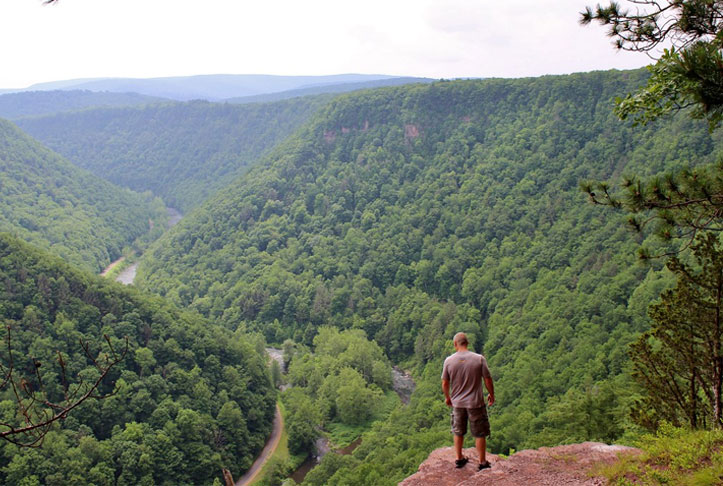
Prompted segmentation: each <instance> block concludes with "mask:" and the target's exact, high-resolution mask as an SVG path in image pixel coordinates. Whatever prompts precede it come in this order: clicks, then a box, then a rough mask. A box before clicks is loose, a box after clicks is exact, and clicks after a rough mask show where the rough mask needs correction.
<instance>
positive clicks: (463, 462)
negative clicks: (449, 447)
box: [454, 457, 469, 469]
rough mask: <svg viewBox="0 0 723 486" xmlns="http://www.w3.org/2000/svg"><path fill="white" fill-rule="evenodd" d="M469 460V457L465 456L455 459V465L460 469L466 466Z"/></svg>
mask: <svg viewBox="0 0 723 486" xmlns="http://www.w3.org/2000/svg"><path fill="white" fill-rule="evenodd" d="M468 462H469V459H467V458H466V457H463V458H462V459H457V460H456V461H454V466H455V467H456V468H457V469H459V468H461V467H464V466H466V465H467V463H468Z"/></svg>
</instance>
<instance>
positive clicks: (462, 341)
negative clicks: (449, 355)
mask: <svg viewBox="0 0 723 486" xmlns="http://www.w3.org/2000/svg"><path fill="white" fill-rule="evenodd" d="M452 342H453V343H454V349H457V350H460V349H467V346H468V345H469V341H467V335H466V334H465V333H463V332H458V333H457V334H455V335H454V339H453V340H452Z"/></svg>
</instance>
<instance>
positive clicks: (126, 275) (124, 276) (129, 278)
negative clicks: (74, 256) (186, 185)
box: [101, 208, 183, 285]
mask: <svg viewBox="0 0 723 486" xmlns="http://www.w3.org/2000/svg"><path fill="white" fill-rule="evenodd" d="M166 213H167V214H168V229H171V228H173V227H174V226H176V225H177V224H178V222H179V221H181V218H183V215H182V214H181V213H180V211H178V210H177V209H174V208H166ZM123 260H125V257H120V258H119V259H118V260H116V261H114V262H113V263H111V264H110V265H108V266H107V267H106V268H105V270H103V272H101V275H105V274H106V273H108V272H109V271H110V270H111V269H112V268H113V267H114V266H116V265H118V264H119V263H121V262H122V261H123ZM137 271H138V262H135V263H132V264H130V265H128V267H126V268H124V269H123V270H121V271H120V273H118V276H117V277H116V278H115V281H116V282H120V283H122V284H123V285H132V284H133V281H134V280H135V279H136V272H137Z"/></svg>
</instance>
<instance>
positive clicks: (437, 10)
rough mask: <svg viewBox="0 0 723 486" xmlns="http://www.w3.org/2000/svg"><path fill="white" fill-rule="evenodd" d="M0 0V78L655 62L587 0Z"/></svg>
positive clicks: (443, 73) (485, 69)
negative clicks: (609, 32) (588, 19)
mask: <svg viewBox="0 0 723 486" xmlns="http://www.w3.org/2000/svg"><path fill="white" fill-rule="evenodd" d="M41 3H42V2H41V0H0V45H2V55H1V57H0V59H1V62H2V67H0V88H23V87H26V86H28V85H30V84H33V83H37V82H44V81H55V80H61V79H73V78H88V77H140V78H148V77H160V76H181V75H193V74H285V75H322V74H340V73H368V74H392V75H410V76H427V77H433V78H457V77H491V76H495V77H521V76H538V75H542V74H561V73H571V72H580V71H592V70H599V69H611V68H617V69H629V68H635V67H639V66H643V65H645V64H649V63H650V59H649V58H648V57H646V56H644V55H640V54H638V55H636V54H631V53H624V52H621V53H618V52H616V51H615V50H614V48H613V47H612V45H611V43H610V39H608V38H607V37H606V36H605V33H604V31H603V29H602V28H601V27H599V26H589V27H581V26H580V25H579V24H578V18H579V12H580V11H582V10H583V9H584V7H585V6H586V5H590V4H594V3H595V2H594V1H586V0H364V1H356V0H346V1H345V0H262V1H259V0H256V1H252V0H113V1H111V0H59V2H58V3H57V4H54V5H47V6H43V5H42V4H41Z"/></svg>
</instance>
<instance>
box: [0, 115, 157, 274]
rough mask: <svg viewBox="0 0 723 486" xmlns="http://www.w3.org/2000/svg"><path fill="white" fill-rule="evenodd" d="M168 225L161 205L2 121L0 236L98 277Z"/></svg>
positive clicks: (0, 120) (0, 144) (0, 130)
mask: <svg viewBox="0 0 723 486" xmlns="http://www.w3.org/2000/svg"><path fill="white" fill-rule="evenodd" d="M165 221H166V213H165V207H164V206H163V203H162V202H161V201H160V200H157V199H155V200H154V198H153V197H152V196H151V195H150V194H138V193H134V192H132V191H130V190H128V189H122V188H119V187H116V186H114V185H113V184H110V183H109V182H107V181H104V180H102V179H100V178H98V177H96V176H94V175H92V174H91V173H89V172H87V171H85V170H83V169H80V168H78V167H76V166H74V165H73V164H71V163H70V162H68V161H67V160H65V159H63V158H62V157H60V156H59V155H58V154H56V153H54V152H52V151H51V150H48V149H47V148H45V147H43V146H42V145H41V144H40V143H38V142H37V141H36V140H33V139H32V138H30V137H29V136H27V135H26V134H24V133H23V132H21V131H20V130H19V129H18V128H17V127H16V126H14V125H13V124H12V123H10V122H7V121H4V120H2V119H0V231H7V232H11V233H13V234H15V235H17V236H18V237H20V238H22V239H24V240H25V241H28V242H31V243H33V244H34V245H37V246H39V247H42V248H46V249H48V250H50V251H52V252H53V253H55V254H56V255H59V256H61V257H63V258H64V259H65V260H67V261H68V262H70V263H72V264H74V265H76V266H78V267H81V268H84V269H86V270H90V271H93V272H97V271H100V270H101V269H102V268H103V267H105V266H106V265H108V263H110V262H111V260H114V259H116V258H118V257H119V256H120V254H121V251H122V249H123V248H124V247H125V246H127V245H130V244H131V243H132V242H133V241H134V240H135V239H136V238H138V237H141V236H143V235H145V234H147V233H148V232H149V231H150V230H151V229H153V227H154V225H155V228H156V229H157V230H159V229H162V228H163V227H164V225H165Z"/></svg>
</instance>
